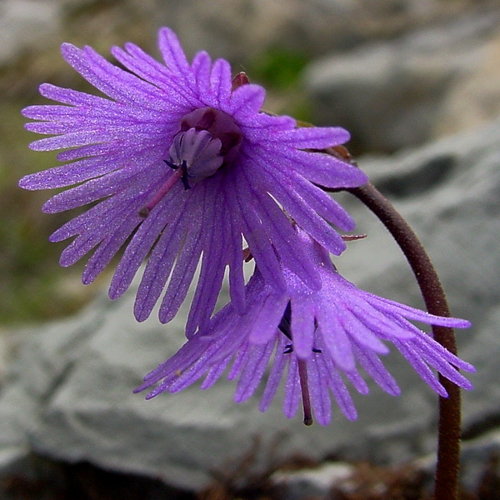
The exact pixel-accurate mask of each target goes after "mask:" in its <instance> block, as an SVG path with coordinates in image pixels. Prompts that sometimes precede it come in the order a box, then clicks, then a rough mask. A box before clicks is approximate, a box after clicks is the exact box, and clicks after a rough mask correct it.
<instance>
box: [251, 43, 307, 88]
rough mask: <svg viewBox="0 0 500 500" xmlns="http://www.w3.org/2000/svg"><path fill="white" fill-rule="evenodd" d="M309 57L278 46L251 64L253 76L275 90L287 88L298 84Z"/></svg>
mask: <svg viewBox="0 0 500 500" xmlns="http://www.w3.org/2000/svg"><path fill="white" fill-rule="evenodd" d="M306 64H307V57H306V56H305V55H304V54H301V53H299V52H293V51H290V50H287V49H283V48H279V47H276V48H274V49H270V50H269V51H267V52H265V53H264V54H262V55H261V56H260V57H259V58H258V59H256V60H254V61H253V63H251V64H250V71H249V72H250V74H251V75H252V78H255V80H258V81H259V82H261V83H262V84H263V85H265V86H266V87H269V88H271V89H274V90H286V89H288V88H290V87H291V86H293V85H296V84H297V83H298V81H299V79H300V76H301V73H302V70H303V69H304V67H305V65H306Z"/></svg>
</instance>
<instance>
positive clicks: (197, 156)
mask: <svg viewBox="0 0 500 500" xmlns="http://www.w3.org/2000/svg"><path fill="white" fill-rule="evenodd" d="M241 140H242V133H241V130H240V128H239V127H238V125H236V123H235V122H234V120H233V118H232V117H231V116H229V115H228V114H227V113H224V112H223V111H219V110H217V109H214V108H209V107H207V108H200V109H196V110H194V111H192V112H191V113H188V114H187V115H184V117H183V118H182V120H181V126H180V130H179V132H178V133H177V134H176V135H175V137H174V139H173V141H172V145H171V146H170V149H169V151H168V155H169V158H168V160H164V161H165V163H166V164H167V165H168V166H169V167H171V168H172V169H174V170H175V173H174V174H173V175H171V176H170V177H169V178H168V179H167V180H166V182H165V183H164V184H163V186H161V188H160V189H159V190H158V191H157V192H156V193H155V194H154V196H153V197H152V198H151V200H149V201H148V203H147V204H146V205H144V207H142V208H141V210H140V211H139V214H140V215H141V216H142V217H147V216H148V215H149V212H150V211H151V210H152V209H153V208H154V207H155V206H156V205H157V204H158V202H159V201H160V200H161V199H162V198H163V197H164V196H165V195H166V194H167V193H168V192H169V191H170V189H172V187H173V186H174V184H176V183H177V181H178V180H179V179H181V180H182V183H183V184H184V188H185V189H190V188H191V187H193V185H194V184H196V183H197V182H199V181H201V180H203V179H206V178H207V177H210V176H212V175H214V174H215V173H216V172H217V170H219V168H221V167H222V166H225V165H230V164H231V163H232V162H233V161H234V160H235V158H236V157H237V155H238V150H239V148H240V145H241Z"/></svg>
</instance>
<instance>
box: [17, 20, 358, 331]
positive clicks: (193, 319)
mask: <svg viewBox="0 0 500 500" xmlns="http://www.w3.org/2000/svg"><path fill="white" fill-rule="evenodd" d="M159 48H160V52H161V55H162V56H163V59H164V64H163V63H160V62H158V61H157V60H155V59H153V58H152V57H150V56H149V55H147V54H146V53H144V52H143V51H142V50H141V49H140V48H139V47H137V46H136V45H134V44H131V43H127V44H125V47H124V48H123V49H122V48H119V47H114V48H113V49H112V54H113V56H114V57H115V58H116V59H117V60H118V61H119V63H121V65H122V67H123V68H124V69H123V68H122V67H118V66H116V65H114V64H111V63H110V62H108V61H107V60H106V59H104V58H103V57H101V56H100V55H98V54H97V53H96V52H95V51H94V50H93V49H92V48H91V47H84V48H83V49H79V48H77V47H75V46H73V45H70V44H64V45H63V46H62V54H63V57H64V58H65V59H66V61H67V62H68V63H69V64H70V65H71V66H72V67H73V68H74V69H75V70H76V71H77V72H78V73H80V74H81V75H82V76H83V77H84V78H85V79H86V80H87V81H88V82H89V83H91V84H92V85H93V86H94V87H95V88H96V89H98V90H99V91H101V92H102V93H103V94H104V95H105V97H102V96H96V95H89V94H86V93H82V92H79V91H75V90H71V89H66V88H61V87H57V86H54V85H50V84H43V85H41V86H40V93H41V94H42V95H43V96H44V97H46V98H49V99H51V100H53V101H56V102H58V103H59V104H54V105H37V106H30V107H28V108H26V109H24V111H23V113H24V115H25V116H26V117H28V118H31V119H33V120H36V121H35V122H31V123H28V124H27V125H26V128H27V129H28V130H30V131H33V132H36V133H39V134H49V135H52V137H48V138H43V139H39V140H37V141H35V142H33V143H32V144H31V148H32V149H34V150H37V151H47V150H59V149H63V150H64V151H62V152H60V153H59V156H58V159H59V160H60V161H62V162H65V164H64V165H62V166H58V167H55V168H52V169H49V170H46V171H43V172H39V173H35V174H32V175H28V176H26V177H24V178H23V179H22V180H21V182H20V185H21V186H22V187H23V188H26V189H51V188H61V187H69V189H66V190H64V191H62V192H59V193H58V194H56V195H55V196H53V197H52V198H51V199H49V200H48V201H47V202H46V203H45V205H44V207H43V209H44V211H45V212H48V213H54V212H60V211H65V210H70V209H73V208H76V207H81V206H86V205H88V206H89V207H88V209H87V211H86V212H84V213H82V214H81V215H78V216H76V217H75V218H73V219H72V220H71V221H69V222H68V223H66V224H65V225H63V226H62V227H61V228H60V229H58V230H57V231H55V233H53V234H52V236H51V240H52V241H61V240H66V239H68V238H73V241H72V242H71V243H70V244H69V246H68V247H67V248H66V249H65V250H64V251H63V253H62V255H61V260H60V262H61V264H62V265H63V266H69V265H72V264H74V263H75V262H76V261H78V260H79V259H81V258H82V257H83V256H84V255H86V254H88V253H90V252H93V253H92V255H91V256H90V258H89V259H88V262H87V264H86V267H85V270H84V272H83V282H84V283H90V282H92V281H93V280H94V279H95V277H96V276H97V275H98V274H99V273H100V272H101V271H102V270H103V269H104V268H105V267H106V266H107V265H108V263H109V262H110V261H111V259H112V258H113V256H114V255H115V254H116V253H117V252H118V251H119V250H120V248H122V247H124V248H125V250H124V253H123V256H122V257H121V260H120V261H119V264H118V266H117V269H116V271H115V273H114V276H113V279H112V282H111V286H110V290H109V295H110V296H111V297H112V298H117V297H119V296H120V295H122V294H123V293H124V292H125V290H127V288H128V287H129V285H130V283H131V281H132V279H133V277H134V275H135V274H136V272H137V270H138V268H139V267H140V265H141V263H142V262H143V261H144V260H145V259H147V265H146V268H145V271H144V274H143V276H142V280H141V282H140V285H139V290H138V293H137V299H136V304H135V315H136V318H137V319H138V320H143V319H145V318H146V317H147V316H148V315H149V314H150V312H151V310H152V309H153V307H154V305H155V303H156V302H157V301H158V299H159V298H160V297H161V296H162V294H163V298H162V300H161V305H160V312H159V315H160V319H161V321H163V322H167V321H169V320H170V319H171V318H172V317H173V316H174V315H175V314H176V312H177V310H178V308H179V306H180V304H181V303H182V301H183V300H184V298H185V296H186V293H187V290H188V287H189V285H190V283H191V281H192V280H193V275H194V273H195V270H196V267H197V264H198V262H199V260H200V259H201V260H202V264H201V272H200V277H199V280H198V284H197V288H196V292H195V295H194V299H193V304H192V307H191V311H190V316H189V318H188V325H187V333H188V334H191V333H193V332H194V331H195V330H196V328H197V327H198V326H199V325H203V324H205V323H206V322H207V321H208V319H209V317H210V314H211V312H212V310H213V307H214V304H215V302H216V299H217V295H218V292H219V290H220V286H221V282H222V280H223V276H224V270H225V267H226V266H229V282H230V291H231V298H232V302H233V306H234V307H235V308H236V309H238V310H239V311H243V310H244V304H245V297H244V291H245V288H244V279H243V272H242V265H243V260H242V243H243V238H244V239H245V240H246V242H247V243H248V245H249V246H250V248H251V252H252V255H253V257H254V258H255V260H256V263H257V265H258V266H259V270H260V272H261V273H262V275H263V276H264V277H265V279H266V280H267V281H269V282H272V283H273V284H274V286H275V287H276V288H278V289H279V288H281V289H283V290H284V289H285V288H286V285H285V281H284V279H283V276H282V272H281V265H280V261H281V262H283V263H286V265H287V266H288V268H289V269H290V270H291V271H293V272H294V273H295V274H296V276H298V277H299V279H300V280H301V281H302V282H303V283H304V284H305V285H306V286H308V287H310V288H311V289H317V288H318V287H319V285H320V279H319V273H318V269H316V268H315V267H314V266H312V265H311V263H310V262H309V261H308V260H307V258H305V256H304V251H303V248H302V246H301V245H300V244H298V243H297V239H296V237H295V233H294V229H293V227H292V225H291V222H290V217H291V218H293V220H294V221H295V222H296V223H297V224H298V225H299V226H300V227H302V228H303V229H304V230H305V231H307V232H308V233H309V234H310V235H311V236H312V237H313V238H315V239H316V240H317V241H319V242H320V243H321V244H322V245H323V246H324V247H325V248H327V249H328V250H329V251H330V252H332V253H334V254H339V253H340V252H342V250H343V249H344V243H343V241H342V239H341V237H340V236H339V234H338V233H337V232H336V231H335V229H334V228H333V227H332V224H333V225H335V226H337V227H338V228H340V229H342V230H351V229H352V228H353V221H352V219H351V217H350V216H349V215H348V214H347V213H346V212H345V211H344V210H343V209H342V208H341V207H340V206H339V205H338V204H337V203H336V202H335V201H333V200H332V199H331V198H330V197H329V196H328V195H327V194H326V193H324V192H323V191H322V190H321V189H320V188H319V187H317V186H316V184H319V185H321V186H327V187H331V188H343V187H353V186H359V185H361V184H363V183H365V182H366V177H365V175H364V174H363V173H362V172H361V171H360V170H358V169H357V168H355V167H353V166H351V165H349V164H348V163H345V162H342V161H341V160H339V159H337V158H334V157H332V156H329V155H326V154H322V153H319V152H314V150H320V149H322V148H326V147H328V146H335V145H339V144H342V143H344V142H345V141H347V140H348V137H349V136H348V133H347V132H346V131H345V130H343V129H341V128H336V127H332V128H317V127H311V128H297V127H296V122H295V120H293V119H292V118H290V117H287V116H271V115H270V114H267V113H265V112H262V105H263V101H264V97H265V92H264V89H263V88H262V87H260V86H258V85H253V84H246V82H244V81H242V80H241V79H239V80H234V81H233V80H232V77H231V69H230V66H229V64H228V62H227V61H225V60H222V59H218V60H216V61H215V62H212V61H211V59H210V57H209V55H208V54H207V53H205V52H199V53H198V54H196V55H195V57H194V58H193V60H192V61H191V62H190V61H188V59H187V58H186V56H185V54H184V52H183V50H182V48H181V46H180V45H179V42H178V40H177V38H176V36H175V35H174V33H173V32H172V31H171V30H169V29H167V28H163V29H161V30H160V32H159ZM241 83H245V84H243V85H242V84H241ZM70 186H74V187H70ZM283 210H284V211H285V212H284V211H283ZM167 282H168V284H167ZM165 289H166V291H165Z"/></svg>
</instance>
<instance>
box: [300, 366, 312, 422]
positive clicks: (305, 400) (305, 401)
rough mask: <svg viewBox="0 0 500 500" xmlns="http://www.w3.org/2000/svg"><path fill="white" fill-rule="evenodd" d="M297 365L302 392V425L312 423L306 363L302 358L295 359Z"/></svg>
mask: <svg viewBox="0 0 500 500" xmlns="http://www.w3.org/2000/svg"><path fill="white" fill-rule="evenodd" d="M297 363H298V365H299V381H300V389H301V392H302V408H303V409H304V425H312V423H313V417H312V409H311V398H310V396H309V386H308V385H307V363H306V361H305V360H303V359H299V360H298V361H297Z"/></svg>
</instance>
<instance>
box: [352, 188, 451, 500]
mask: <svg viewBox="0 0 500 500" xmlns="http://www.w3.org/2000/svg"><path fill="white" fill-rule="evenodd" d="M347 191H348V192H350V193H352V194H353V195H354V196H356V197H357V198H358V199H359V200H360V201H361V202H363V203H364V204H365V205H366V206H367V207H368V208H369V209H370V210H371V211H372V212H373V213H374V214H375V215H376V216H377V217H378V218H379V219H380V221H381V222H382V223H383V224H384V225H385V227H386V228H387V229H388V230H389V232H390V233H391V235H392V236H393V237H394V239H395V240H396V242H397V243H398V245H399V246H400V248H401V250H402V251H403V253H404V254H405V256H406V258H407V260H408V262H409V264H410V266H411V268H412V270H413V272H414V274H415V277H416V279H417V282H418V285H419V287H420V291H421V292H422V296H423V298H424V301H425V305H426V307H427V310H428V312H429V313H431V314H435V315H437V316H450V311H449V308H448V303H447V302H446V296H445V293H444V290H443V287H442V286H441V283H440V281H439V277H438V275H437V273H436V271H435V269H434V267H433V265H432V263H431V260H430V258H429V256H428V255H427V253H426V251H425V249H424V247H423V246H422V244H421V243H420V241H419V240H418V238H417V236H416V234H415V233H414V232H413V230H412V229H411V227H410V226H409V225H408V223H407V222H406V221H405V220H404V219H403V217H401V215H399V213H398V212H397V211H396V209H395V208H394V207H393V206H392V204H391V203H390V202H389V200H387V199H386V198H385V197H384V196H383V195H382V193H380V192H379V191H378V190H377V189H376V188H375V186H373V185H372V184H367V185H365V186H362V187H359V188H354V189H348V190H347ZM432 332H433V334H434V339H435V340H436V341H437V342H439V343H440V344H441V345H442V346H444V347H445V348H446V349H448V350H449V351H450V352H452V353H453V354H456V353H457V348H456V343H455V336H454V333H453V329H452V328H446V327H442V326H433V327H432ZM439 379H440V382H441V383H442V384H443V386H444V387H445V389H446V391H447V392H448V397H447V398H443V397H439V424H438V452H437V465H436V483H435V490H434V493H435V499H436V500H445V499H446V500H456V499H457V498H458V472H459V463H460V389H459V387H458V386H456V385H455V384H454V383H452V382H450V381H449V380H448V379H446V378H444V377H442V376H441V375H439Z"/></svg>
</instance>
